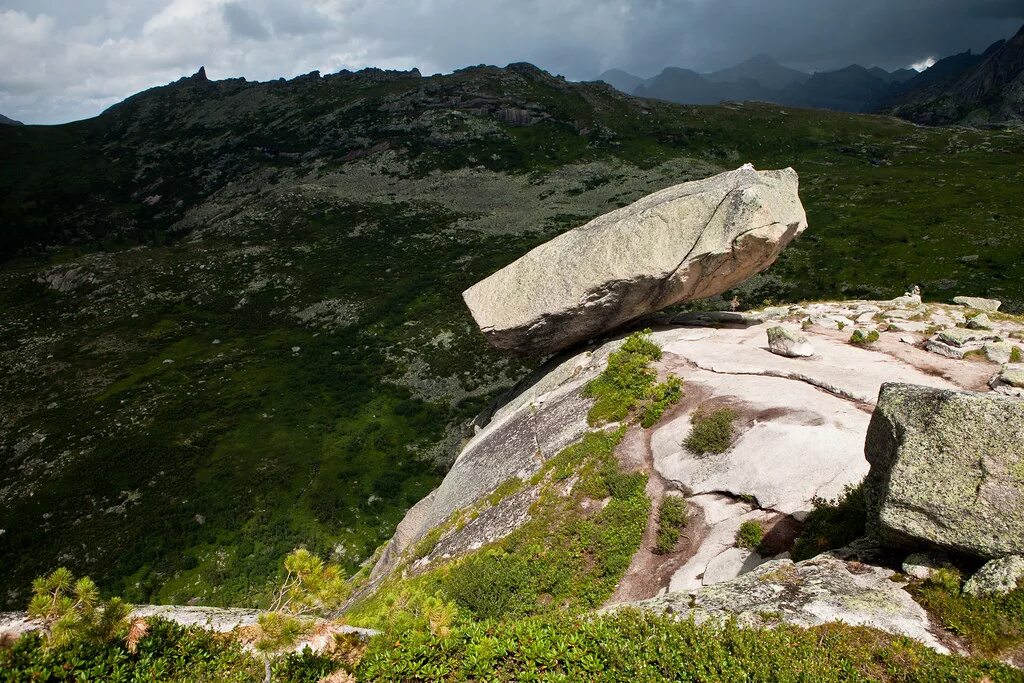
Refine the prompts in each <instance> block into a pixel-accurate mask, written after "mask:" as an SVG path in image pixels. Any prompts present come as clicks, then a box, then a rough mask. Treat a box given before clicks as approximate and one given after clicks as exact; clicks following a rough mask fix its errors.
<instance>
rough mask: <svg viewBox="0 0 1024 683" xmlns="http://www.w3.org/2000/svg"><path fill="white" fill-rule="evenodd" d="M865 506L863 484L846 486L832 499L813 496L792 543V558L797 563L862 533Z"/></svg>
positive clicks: (855, 537)
mask: <svg viewBox="0 0 1024 683" xmlns="http://www.w3.org/2000/svg"><path fill="white" fill-rule="evenodd" d="M866 523H867V507H866V504H865V502H864V484H863V483H861V484H858V485H857V486H852V487H847V488H846V490H845V491H843V493H842V495H840V496H838V497H837V498H836V499H835V500H824V499H822V498H815V499H814V508H813V509H812V510H811V512H810V513H809V514H808V515H807V518H806V519H805V520H804V523H803V526H802V527H801V529H800V536H798V537H797V539H796V542H795V543H794V544H793V550H792V555H793V560H794V561H796V562H800V561H802V560H807V559H810V558H812V557H814V556H815V555H818V554H820V553H823V552H825V551H826V550H833V549H835V548H842V547H843V546H845V545H846V544H848V543H850V542H851V541H854V540H856V539H858V538H860V537H862V536H863V535H864V527H865V525H866Z"/></svg>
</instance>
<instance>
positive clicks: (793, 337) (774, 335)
mask: <svg viewBox="0 0 1024 683" xmlns="http://www.w3.org/2000/svg"><path fill="white" fill-rule="evenodd" d="M768 350H769V351H771V352H772V353H774V354H776V355H779V356H785V357H787V358H803V357H806V356H813V355H814V347H813V346H811V343H810V342H809V341H807V337H805V336H804V335H802V334H797V333H796V332H793V331H791V330H787V329H786V328H785V327H781V326H776V327H769V328H768Z"/></svg>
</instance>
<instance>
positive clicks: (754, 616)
mask: <svg viewBox="0 0 1024 683" xmlns="http://www.w3.org/2000/svg"><path fill="white" fill-rule="evenodd" d="M892 575H893V572H892V570H889V569H882V568H880V567H872V566H868V565H863V564H859V563H854V564H847V563H846V562H844V561H843V560H840V559H837V558H835V557H832V556H829V555H819V556H818V557H815V558H813V559H810V560H806V561H804V562H798V563H796V564H794V563H793V562H792V561H791V560H774V561H771V562H766V563H764V564H762V565H760V566H759V567H757V568H755V569H754V570H753V571H751V572H749V573H747V574H743V575H742V576H740V577H738V578H735V579H733V580H731V581H726V582H724V583H718V584H715V585H712V586H705V587H704V588H702V589H700V590H699V591H697V592H696V593H695V594H692V597H691V594H690V593H668V594H667V595H664V596H660V597H657V598H652V599H650V600H646V601H643V602H640V603H636V604H635V605H634V606H635V607H639V608H642V609H649V610H652V611H657V612H668V613H671V614H678V615H680V616H681V617H682V618H687V617H689V616H693V617H694V619H696V620H697V621H705V620H708V619H727V618H730V617H736V619H737V621H738V622H739V623H740V624H743V625H748V626H764V625H769V624H771V623H772V621H779V620H781V621H783V622H786V623H789V624H796V625H798V626H817V625H819V624H824V623H828V622H834V621H843V622H846V623H848V624H852V625H858V626H870V627H872V628H877V629H879V630H882V631H887V632H889V633H894V634H899V635H905V636H909V637H911V638H916V639H917V640H920V641H921V642H923V643H925V644H926V645H928V646H929V647H932V648H934V649H936V650H939V651H940V652H945V651H946V648H945V647H944V646H943V645H942V644H940V643H939V642H938V640H937V639H936V638H935V636H933V635H932V634H931V632H930V630H929V628H930V624H929V621H928V615H927V614H926V613H925V611H924V608H923V607H921V606H920V605H918V604H917V603H916V602H914V599H913V598H912V597H911V596H910V594H909V593H907V592H906V591H905V590H903V588H901V587H900V586H899V585H898V584H896V583H893V582H892V581H890V580H889V579H890V577H891V576H892Z"/></svg>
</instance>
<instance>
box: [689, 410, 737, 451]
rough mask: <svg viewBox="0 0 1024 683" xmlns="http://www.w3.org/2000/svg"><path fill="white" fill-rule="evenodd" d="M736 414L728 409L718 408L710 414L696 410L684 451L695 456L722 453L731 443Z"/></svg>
mask: <svg viewBox="0 0 1024 683" xmlns="http://www.w3.org/2000/svg"><path fill="white" fill-rule="evenodd" d="M735 419H736V413H734V412H733V411H732V410H731V409H729V408H719V409H717V410H714V411H712V412H710V413H704V412H703V411H701V410H698V411H697V412H696V413H695V414H694V416H693V426H692V427H691V428H690V435H689V436H687V437H686V441H685V442H684V445H685V446H686V449H687V450H688V451H690V452H691V453H693V454H695V455H704V454H705V453H724V452H725V451H726V449H728V448H729V444H730V443H732V433H733V424H732V423H733V421H734V420H735Z"/></svg>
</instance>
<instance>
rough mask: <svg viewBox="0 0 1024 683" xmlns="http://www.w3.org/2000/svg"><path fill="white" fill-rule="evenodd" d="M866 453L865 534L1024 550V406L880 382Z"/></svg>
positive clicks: (983, 552) (893, 541)
mask: <svg viewBox="0 0 1024 683" xmlns="http://www.w3.org/2000/svg"><path fill="white" fill-rule="evenodd" d="M864 454H865V456H866V457H867V460H868V463H869V464H870V466H871V469H870V472H869V473H868V476H867V479H866V482H865V484H866V488H865V493H866V498H867V503H868V530H869V532H870V533H871V534H872V535H873V536H874V537H875V538H877V539H878V540H880V541H882V542H883V543H886V544H888V545H894V546H901V547H915V546H938V547H941V548H945V549H949V550H954V551H959V552H965V553H970V554H974V555H977V556H980V557H986V558H992V557H1001V556H1004V555H1014V554H1022V553H1024V402H1021V401H1019V400H1016V399H1013V398H1008V397H1004V396H996V395H993V394H977V393H972V392H964V391H949V390H943V389H935V388H932V387H924V386H917V385H912V384H883V385H882V388H881V391H880V392H879V395H878V404H877V406H876V407H875V412H874V414H873V416H872V418H871V423H870V424H869V425H868V432H867V439H866V442H865V446H864Z"/></svg>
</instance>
